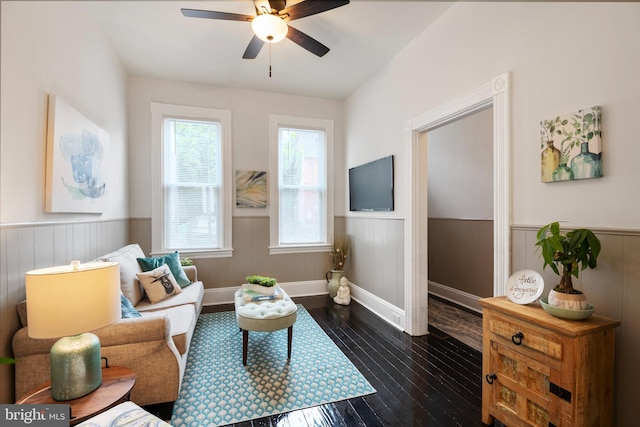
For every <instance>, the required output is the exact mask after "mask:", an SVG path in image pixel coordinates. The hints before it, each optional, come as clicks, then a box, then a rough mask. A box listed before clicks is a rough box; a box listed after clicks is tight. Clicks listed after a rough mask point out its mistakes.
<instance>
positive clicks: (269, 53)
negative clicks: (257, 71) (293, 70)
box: [269, 43, 271, 78]
mask: <svg viewBox="0 0 640 427" xmlns="http://www.w3.org/2000/svg"><path fill="white" fill-rule="evenodd" d="M269 78H271V43H269Z"/></svg>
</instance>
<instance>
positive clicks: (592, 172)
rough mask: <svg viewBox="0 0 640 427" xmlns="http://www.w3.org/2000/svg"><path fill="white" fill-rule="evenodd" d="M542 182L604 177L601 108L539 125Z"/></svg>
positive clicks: (582, 111)
mask: <svg viewBox="0 0 640 427" xmlns="http://www.w3.org/2000/svg"><path fill="white" fill-rule="evenodd" d="M540 149H541V150H542V152H541V154H540V156H541V172H542V182H557V181H571V180H574V179H585V178H600V177H601V176H602V140H601V128H600V107H598V106H595V107H591V108H585V109H583V110H578V111H577V112H575V113H572V114H566V115H562V116H556V117H555V118H553V119H550V120H543V121H541V122H540Z"/></svg>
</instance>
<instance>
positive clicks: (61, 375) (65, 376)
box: [49, 332, 102, 401]
mask: <svg viewBox="0 0 640 427" xmlns="http://www.w3.org/2000/svg"><path fill="white" fill-rule="evenodd" d="M49 360H50V363H51V397H52V398H53V399H54V400H58V401H65V400H73V399H77V398H79V397H82V396H85V395H87V394H89V393H91V392H92V391H93V390H95V389H97V388H98V387H100V384H102V364H101V361H100V340H99V339H98V337H97V336H95V335H94V334H92V333H89V332H87V333H84V334H80V335H74V336H70V337H64V338H60V339H59V340H58V341H56V343H55V344H54V345H53V346H52V347H51V351H50V352H49Z"/></svg>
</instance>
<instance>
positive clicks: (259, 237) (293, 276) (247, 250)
mask: <svg viewBox="0 0 640 427" xmlns="http://www.w3.org/2000/svg"><path fill="white" fill-rule="evenodd" d="M130 224H131V226H130V228H131V234H130V238H131V241H133V242H137V243H139V244H140V245H141V246H142V249H143V250H144V252H145V253H147V254H148V253H149V250H150V248H151V220H150V219H135V220H131V221H130ZM335 229H336V233H337V234H339V233H341V232H343V230H344V219H343V218H336V220H335ZM193 261H194V264H195V265H196V267H197V268H198V279H200V280H202V282H203V283H204V286H205V288H206V289H215V288H225V287H233V286H239V285H241V284H242V283H245V282H246V281H245V277H247V276H248V275H250V274H260V275H265V276H270V277H275V278H276V279H277V280H278V281H279V282H283V283H285V282H304V281H311V280H321V279H324V278H325V274H326V273H327V271H329V269H330V268H331V267H330V264H329V254H328V253H326V252H321V253H305V254H279V255H270V254H269V218H268V217H234V218H233V256H232V257H230V258H204V259H194V260H193Z"/></svg>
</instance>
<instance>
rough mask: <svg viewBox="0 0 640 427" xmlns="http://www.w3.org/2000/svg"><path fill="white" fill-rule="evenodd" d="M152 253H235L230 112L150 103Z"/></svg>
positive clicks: (223, 254) (217, 254) (196, 254)
mask: <svg viewBox="0 0 640 427" xmlns="http://www.w3.org/2000/svg"><path fill="white" fill-rule="evenodd" d="M151 113H152V140H153V149H152V154H153V184H152V185H153V197H152V205H153V206H152V214H151V222H152V231H153V233H152V242H151V245H152V251H153V252H154V253H166V252H173V251H176V250H177V251H180V252H181V253H188V254H190V256H192V257H193V256H198V255H205V254H206V255H209V256H230V253H231V247H230V246H231V180H230V178H229V177H230V164H231V158H230V156H231V149H230V141H231V137H230V129H231V113H230V112H229V111H226V110H215V109H210V108H201V107H185V106H179V105H169V104H159V103H152V104H151Z"/></svg>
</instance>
